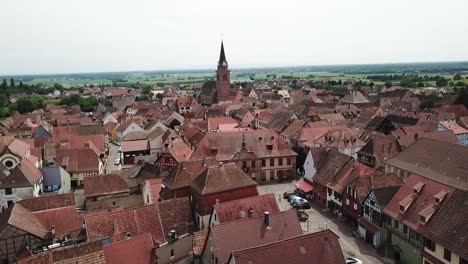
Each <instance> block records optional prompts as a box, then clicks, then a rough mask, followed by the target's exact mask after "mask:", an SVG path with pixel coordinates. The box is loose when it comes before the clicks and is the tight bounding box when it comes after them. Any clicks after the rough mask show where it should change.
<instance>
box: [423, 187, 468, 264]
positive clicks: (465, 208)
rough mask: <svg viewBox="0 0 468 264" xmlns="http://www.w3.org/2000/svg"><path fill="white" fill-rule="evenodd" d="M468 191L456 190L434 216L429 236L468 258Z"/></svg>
mask: <svg viewBox="0 0 468 264" xmlns="http://www.w3.org/2000/svg"><path fill="white" fill-rule="evenodd" d="M467 201H468V191H462V190H455V192H454V193H453V194H452V196H451V197H450V198H449V199H448V200H447V203H446V204H445V205H444V206H443V207H442V208H441V209H440V211H439V213H437V215H436V216H434V219H432V222H431V224H430V227H429V229H428V231H427V233H426V235H427V237H428V238H429V239H431V240H433V241H436V242H437V243H440V244H442V246H444V247H445V248H447V249H449V250H450V251H452V252H454V253H456V254H458V255H460V256H461V257H462V258H464V259H468V247H466V244H467V243H468V218H467V216H466V214H467V212H468V202H467Z"/></svg>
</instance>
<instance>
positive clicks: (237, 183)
mask: <svg viewBox="0 0 468 264" xmlns="http://www.w3.org/2000/svg"><path fill="white" fill-rule="evenodd" d="M256 185H257V183H256V182H255V181H254V180H252V179H251V178H250V177H249V176H248V175H247V174H245V172H244V171H242V170H241V169H240V168H239V167H237V165H236V164H234V163H229V164H222V165H214V166H211V167H208V168H206V169H205V171H204V172H203V173H202V174H200V176H198V177H197V178H196V179H195V180H194V181H193V182H192V183H191V184H190V187H191V188H192V189H193V190H195V191H196V192H198V193H199V194H201V195H206V194H213V193H220V192H225V191H229V190H236V189H242V188H246V187H251V186H256Z"/></svg>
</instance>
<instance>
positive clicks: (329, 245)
mask: <svg viewBox="0 0 468 264" xmlns="http://www.w3.org/2000/svg"><path fill="white" fill-rule="evenodd" d="M338 238H339V237H338V236H337V235H336V234H335V233H333V232H332V231H330V230H328V229H327V230H324V231H319V232H315V233H310V234H306V235H300V236H296V237H292V238H288V239H284V240H280V241H275V242H272V243H269V244H264V245H259V246H256V247H251V248H246V249H242V250H238V251H234V252H232V254H231V257H230V260H231V259H234V260H235V263H236V264H253V263H294V264H310V263H322V264H338V263H345V258H344V255H343V251H342V249H341V246H340V243H339V241H338Z"/></svg>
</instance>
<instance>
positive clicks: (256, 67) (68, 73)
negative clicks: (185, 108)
mask: <svg viewBox="0 0 468 264" xmlns="http://www.w3.org/2000/svg"><path fill="white" fill-rule="evenodd" d="M430 63H468V60H460V61H424V62H423V61H413V62H379V63H343V64H309V65H307V64H302V65H276V66H238V67H237V68H236V67H234V68H231V67H230V70H234V71H238V70H255V69H281V68H300V67H340V66H342V67H343V66H372V65H394V64H430ZM234 66H235V65H234ZM190 71H207V72H208V71H216V67H213V68H205V67H197V68H167V69H153V70H128V71H125V70H121V71H120V70H118V71H95V72H85V71H83V72H51V73H24V74H17V73H15V74H0V78H4V77H14V76H47V75H73V74H105V73H137V72H190Z"/></svg>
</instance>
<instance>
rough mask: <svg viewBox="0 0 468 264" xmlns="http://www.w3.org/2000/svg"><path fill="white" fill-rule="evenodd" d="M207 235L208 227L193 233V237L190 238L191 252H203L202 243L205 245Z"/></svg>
mask: <svg viewBox="0 0 468 264" xmlns="http://www.w3.org/2000/svg"><path fill="white" fill-rule="evenodd" d="M207 236H208V229H205V230H201V231H198V232H195V233H193V239H192V245H193V246H192V248H193V254H201V253H202V252H203V245H205V241H206V238H207Z"/></svg>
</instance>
